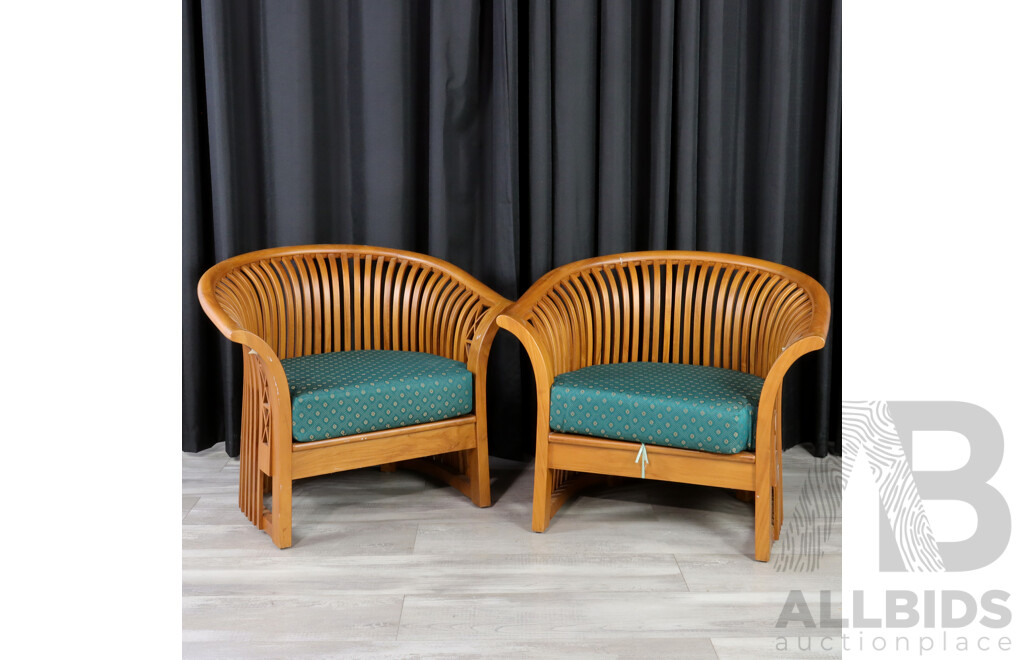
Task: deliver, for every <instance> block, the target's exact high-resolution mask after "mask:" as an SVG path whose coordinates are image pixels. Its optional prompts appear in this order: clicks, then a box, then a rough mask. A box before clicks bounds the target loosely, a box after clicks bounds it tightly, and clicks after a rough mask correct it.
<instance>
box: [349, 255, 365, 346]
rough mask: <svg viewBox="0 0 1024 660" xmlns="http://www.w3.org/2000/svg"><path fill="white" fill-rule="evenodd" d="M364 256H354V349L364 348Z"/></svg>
mask: <svg viewBox="0 0 1024 660" xmlns="http://www.w3.org/2000/svg"><path fill="white" fill-rule="evenodd" d="M362 261H363V258H362V255H359V254H356V255H353V257H352V350H355V351H360V350H362V349H363V275H362V272H363V264H362Z"/></svg>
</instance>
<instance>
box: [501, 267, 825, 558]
mask: <svg viewBox="0 0 1024 660" xmlns="http://www.w3.org/2000/svg"><path fill="white" fill-rule="evenodd" d="M828 323H829V299H828V295H827V294H826V293H825V290H824V289H823V288H822V287H821V285H820V284H818V282H816V281H815V280H814V279H812V278H810V277H808V276H807V275H804V274H803V273H801V272H799V271H796V270H793V269H792V268H787V267H785V266H781V265H778V264H774V263H771V262H768V261H762V260H759V259H750V258H746V257H740V256H733V255H728V254H715V253H706V252H634V253H630V254H615V255H611V256H606V257H599V258H596V259H588V260H586V261H579V262H576V263H571V264H568V265H566V266H563V267H561V268H558V269H556V270H553V271H551V272H550V273H548V274H547V275H545V276H544V277H542V278H541V279H540V280H538V281H537V282H536V283H535V284H534V285H533V286H532V287H530V289H529V290H528V291H527V292H526V293H525V294H523V296H522V297H521V298H520V299H519V301H518V302H516V303H515V304H514V305H512V306H511V307H509V308H508V309H507V310H505V312H503V313H502V314H501V315H500V316H499V317H498V325H499V326H501V327H502V328H504V329H506V330H509V331H510V332H512V333H513V334H514V335H515V336H516V337H518V338H519V340H520V341H521V342H522V344H523V346H525V347H526V351H527V353H528V354H529V357H530V361H531V363H532V365H533V372H534V376H535V378H536V382H537V454H536V467H535V475H534V489H533V530H534V531H536V532H543V531H544V530H545V529H546V528H547V526H548V524H549V522H550V521H551V517H552V515H554V513H555V512H556V511H557V510H558V508H559V507H560V506H561V505H562V504H563V503H564V502H565V501H566V499H567V498H568V497H569V496H570V495H571V494H572V493H574V492H576V491H577V490H578V489H579V488H580V487H582V486H584V485H587V484H589V483H595V482H600V481H603V480H606V477H604V478H596V477H591V476H588V475H595V474H596V475H612V476H618V477H644V478H647V479H660V480H664V481H675V482H684V483H692V484H702V485H708V486H720V487H724V488H730V489H735V490H736V491H737V495H748V496H749V495H750V494H751V493H752V495H753V499H754V503H755V504H754V532H755V533H754V538H755V547H754V556H755V558H756V559H758V560H760V561H767V560H768V557H769V554H770V552H771V544H772V541H773V540H775V539H778V538H779V530H780V528H781V525H782V444H781V439H780V432H779V429H780V424H779V419H780V409H779V408H780V399H781V396H780V395H781V391H782V377H783V376H784V375H785V373H786V370H787V369H789V367H790V365H792V364H793V362H794V361H795V360H796V359H797V358H798V357H800V356H801V355H804V354H805V353H808V352H810V351H814V350H818V349H820V348H821V347H823V346H824V345H825V333H826V331H827V330H828Z"/></svg>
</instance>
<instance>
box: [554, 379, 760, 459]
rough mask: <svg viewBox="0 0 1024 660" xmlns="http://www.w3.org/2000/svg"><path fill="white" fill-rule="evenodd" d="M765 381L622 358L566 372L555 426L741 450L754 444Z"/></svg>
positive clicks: (559, 385)
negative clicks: (620, 361) (758, 408)
mask: <svg viewBox="0 0 1024 660" xmlns="http://www.w3.org/2000/svg"><path fill="white" fill-rule="evenodd" d="M763 385H764V380H763V379H761V378H758V377H757V376H752V375H750V374H745V373H743V372H740V371H732V370H731V369H720V368H717V367H703V366H693V365H688V364H665V363H659V362H624V363H621V364H601V365H594V366H592V367H586V368H584V369H580V370H578V371H571V372H569V373H565V374H561V375H560V376H558V377H556V378H555V382H554V385H553V386H552V387H551V429H552V430H553V431H558V432H561V433H573V434H576V435H589V436H596V437H599V438H609V439H612V440H627V441H631V442H642V443H649V444H652V445H662V446H665V447H680V448H683V449H698V450H701V451H709V452H715V453H718V454H736V453H738V452H741V451H744V450H747V449H751V450H752V449H753V446H754V429H755V427H756V422H757V420H756V416H757V403H758V398H759V397H760V396H761V387H762V386H763Z"/></svg>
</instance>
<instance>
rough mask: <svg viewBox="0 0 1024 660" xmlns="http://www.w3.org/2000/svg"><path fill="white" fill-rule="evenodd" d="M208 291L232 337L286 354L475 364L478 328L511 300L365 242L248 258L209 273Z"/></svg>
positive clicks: (427, 261)
mask: <svg viewBox="0 0 1024 660" xmlns="http://www.w3.org/2000/svg"><path fill="white" fill-rule="evenodd" d="M199 292H200V300H201V303H202V305H203V309H204V310H205V311H206V313H207V314H208V315H209V316H210V318H211V319H213V321H214V323H216V325H217V327H218V328H219V329H220V330H221V332H223V333H224V334H225V335H226V336H227V337H228V338H229V339H231V338H232V333H233V332H236V331H239V330H241V331H247V332H249V333H252V334H254V335H257V336H258V337H260V338H261V339H262V340H263V341H265V342H266V343H267V344H268V345H269V346H270V348H271V350H273V351H274V352H275V353H276V354H277V355H278V357H280V358H291V357H297V356H302V355H311V354H315V353H326V352H331V351H342V350H360V349H390V350H402V351H418V352H423V353H433V354H435V355H440V356H442V357H447V358H450V359H453V360H459V361H461V362H466V361H467V359H468V357H469V356H468V351H469V347H470V341H471V340H472V338H473V335H474V332H475V329H476V327H477V325H478V324H479V323H480V321H481V319H482V318H483V317H484V315H485V314H486V313H487V312H488V310H489V309H490V308H491V307H492V306H493V305H495V304H497V303H500V302H506V301H505V300H504V298H502V297H501V296H499V295H498V294H497V293H495V292H494V291H492V290H491V289H489V288H487V287H486V286H484V285H482V284H480V283H479V282H477V281H476V280H475V279H473V278H472V277H471V276H470V275H469V274H468V273H466V272H465V271H463V270H461V269H459V268H457V267H455V266H453V265H451V264H449V263H446V262H444V261H441V260H439V259H434V258H431V257H427V256H425V255H419V254H414V253H411V252H406V251H403V250H395V249H390V248H378V247H366V246H356V245H309V246H302V247H289V248H276V249H269V250H261V251H259V252H250V253H248V254H243V255H239V256H237V257H234V258H233V259H228V260H227V261H224V262H221V263H220V264H218V265H216V266H214V267H213V268H211V269H210V270H209V271H208V272H207V273H206V274H205V275H203V277H202V279H201V280H200V283H199Z"/></svg>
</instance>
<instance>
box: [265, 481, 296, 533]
mask: <svg viewBox="0 0 1024 660" xmlns="http://www.w3.org/2000/svg"><path fill="white" fill-rule="evenodd" d="M271 488H272V491H271V496H270V497H271V503H270V506H271V509H270V521H271V523H270V538H271V539H273V541H274V545H276V546H277V547H279V548H281V549H284V548H290V547H291V546H292V480H291V478H290V477H288V478H285V477H281V476H276V475H275V476H274V478H273V486H272V487H271Z"/></svg>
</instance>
